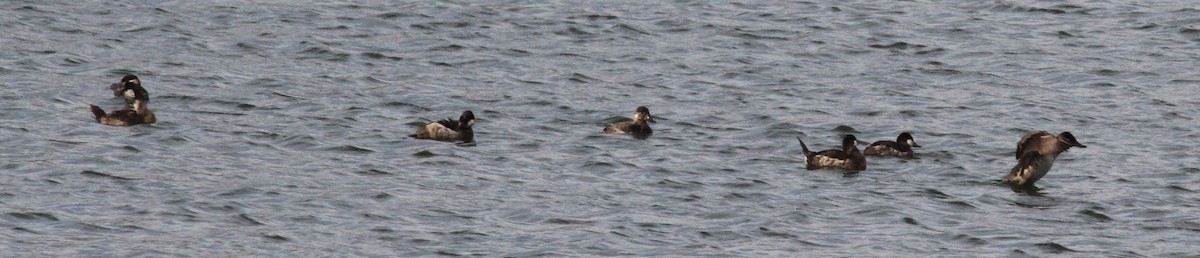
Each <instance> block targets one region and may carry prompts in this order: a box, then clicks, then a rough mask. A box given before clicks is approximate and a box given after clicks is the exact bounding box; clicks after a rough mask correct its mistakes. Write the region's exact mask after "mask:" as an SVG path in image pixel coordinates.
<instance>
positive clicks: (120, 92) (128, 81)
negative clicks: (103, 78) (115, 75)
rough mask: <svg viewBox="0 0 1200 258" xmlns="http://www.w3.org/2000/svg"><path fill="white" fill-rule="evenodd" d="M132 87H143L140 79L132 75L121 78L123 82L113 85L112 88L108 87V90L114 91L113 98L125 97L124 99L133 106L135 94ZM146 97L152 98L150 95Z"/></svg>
mask: <svg viewBox="0 0 1200 258" xmlns="http://www.w3.org/2000/svg"><path fill="white" fill-rule="evenodd" d="M131 85H137V86H138V87H141V86H142V81H141V80H138V77H137V76H134V75H132V74H130V75H125V77H121V82H118V83H113V84H112V86H108V88H110V89H112V91H113V96H115V97H118V98H122V97H123V98H125V101H126V102H129V103H131V104H132V103H133V99H134V92H133V86H131ZM143 90H145V88H143ZM146 97H147V98H148V97H150V94H149V93H147V94H146Z"/></svg>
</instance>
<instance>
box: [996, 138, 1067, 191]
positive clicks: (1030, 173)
mask: <svg viewBox="0 0 1200 258" xmlns="http://www.w3.org/2000/svg"><path fill="white" fill-rule="evenodd" d="M1071 147H1079V148H1087V146H1085V145H1083V144H1081V143H1079V141H1077V140H1075V136H1074V135H1071V132H1062V133H1060V134H1058V135H1057V136H1055V135H1052V134H1050V133H1047V132H1046V131H1032V132H1029V133H1027V134H1025V136H1023V137H1021V141H1018V142H1017V153H1016V158H1017V165H1016V166H1014V167H1013V168H1012V170H1010V171H1009V172H1008V176H1005V177H1004V182H1006V183H1009V184H1012V185H1014V186H1019V187H1032V186H1033V183H1034V182H1037V181H1038V179H1042V177H1043V176H1046V173H1048V172H1050V167H1051V166H1053V165H1054V160H1055V159H1057V158H1058V155H1059V154H1062V153H1063V152H1067V150H1068V149H1071Z"/></svg>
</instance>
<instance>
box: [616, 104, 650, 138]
mask: <svg viewBox="0 0 1200 258" xmlns="http://www.w3.org/2000/svg"><path fill="white" fill-rule="evenodd" d="M650 123H655V121H654V117H651V116H650V109H649V108H646V107H645V106H639V107H637V110H635V111H634V112H633V121H625V122H619V123H614V124H611V125H609V126H608V127H604V133H606V134H632V135H635V136H648V135H650V134H652V133H654V131H653V130H650Z"/></svg>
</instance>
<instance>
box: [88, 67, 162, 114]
mask: <svg viewBox="0 0 1200 258" xmlns="http://www.w3.org/2000/svg"><path fill="white" fill-rule="evenodd" d="M109 88H110V89H112V90H113V95H114V96H116V97H123V98H125V101H126V102H127V103H128V104H129V105H130V106H129V107H126V108H125V109H122V110H116V111H113V112H112V113H107V114H105V113H104V110H103V109H100V107H97V106H96V105H91V108H92V115H93V116H95V117H96V121H97V122H100V123H101V124H105V125H112V126H130V125H137V124H153V123H154V122H155V121H157V120H158V119H157V118H155V117H154V112H151V111H150V108H149V107H147V106H146V105H148V104H149V103H150V93H149V92H147V91H146V88H143V87H142V81H141V80H139V79H138V77H137V76H134V75H132V74H131V75H125V77H122V78H121V81H120V82H118V83H115V84H113V85H112V86H110V87H109Z"/></svg>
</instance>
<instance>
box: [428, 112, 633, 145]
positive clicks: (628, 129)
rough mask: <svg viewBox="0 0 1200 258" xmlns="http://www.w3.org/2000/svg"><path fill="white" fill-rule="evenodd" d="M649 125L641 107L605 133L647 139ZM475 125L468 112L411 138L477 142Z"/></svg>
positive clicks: (439, 121) (431, 124) (434, 125)
mask: <svg viewBox="0 0 1200 258" xmlns="http://www.w3.org/2000/svg"><path fill="white" fill-rule="evenodd" d="M649 123H654V118H653V117H651V116H650V109H649V108H646V107H644V106H641V107H637V109H636V110H635V111H634V113H633V121H626V122H620V123H614V124H612V125H609V126H608V127H605V128H604V133H606V134H632V135H634V136H635V137H639V138H645V137H646V136H649V135H650V134H651V133H653V131H652V130H650V124H649ZM474 124H475V113H472V112H471V111H470V110H467V111H463V113H462V115H459V116H458V120H454V119H450V118H446V119H442V120H438V121H434V122H430V123H428V124H425V125H422V126H421V127H417V132H416V133H414V134H411V135H409V136H410V137H413V138H417V139H429V140H438V141H463V142H471V141H474V140H475V131H474V130H472V129H471V126H472V125H474Z"/></svg>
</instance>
